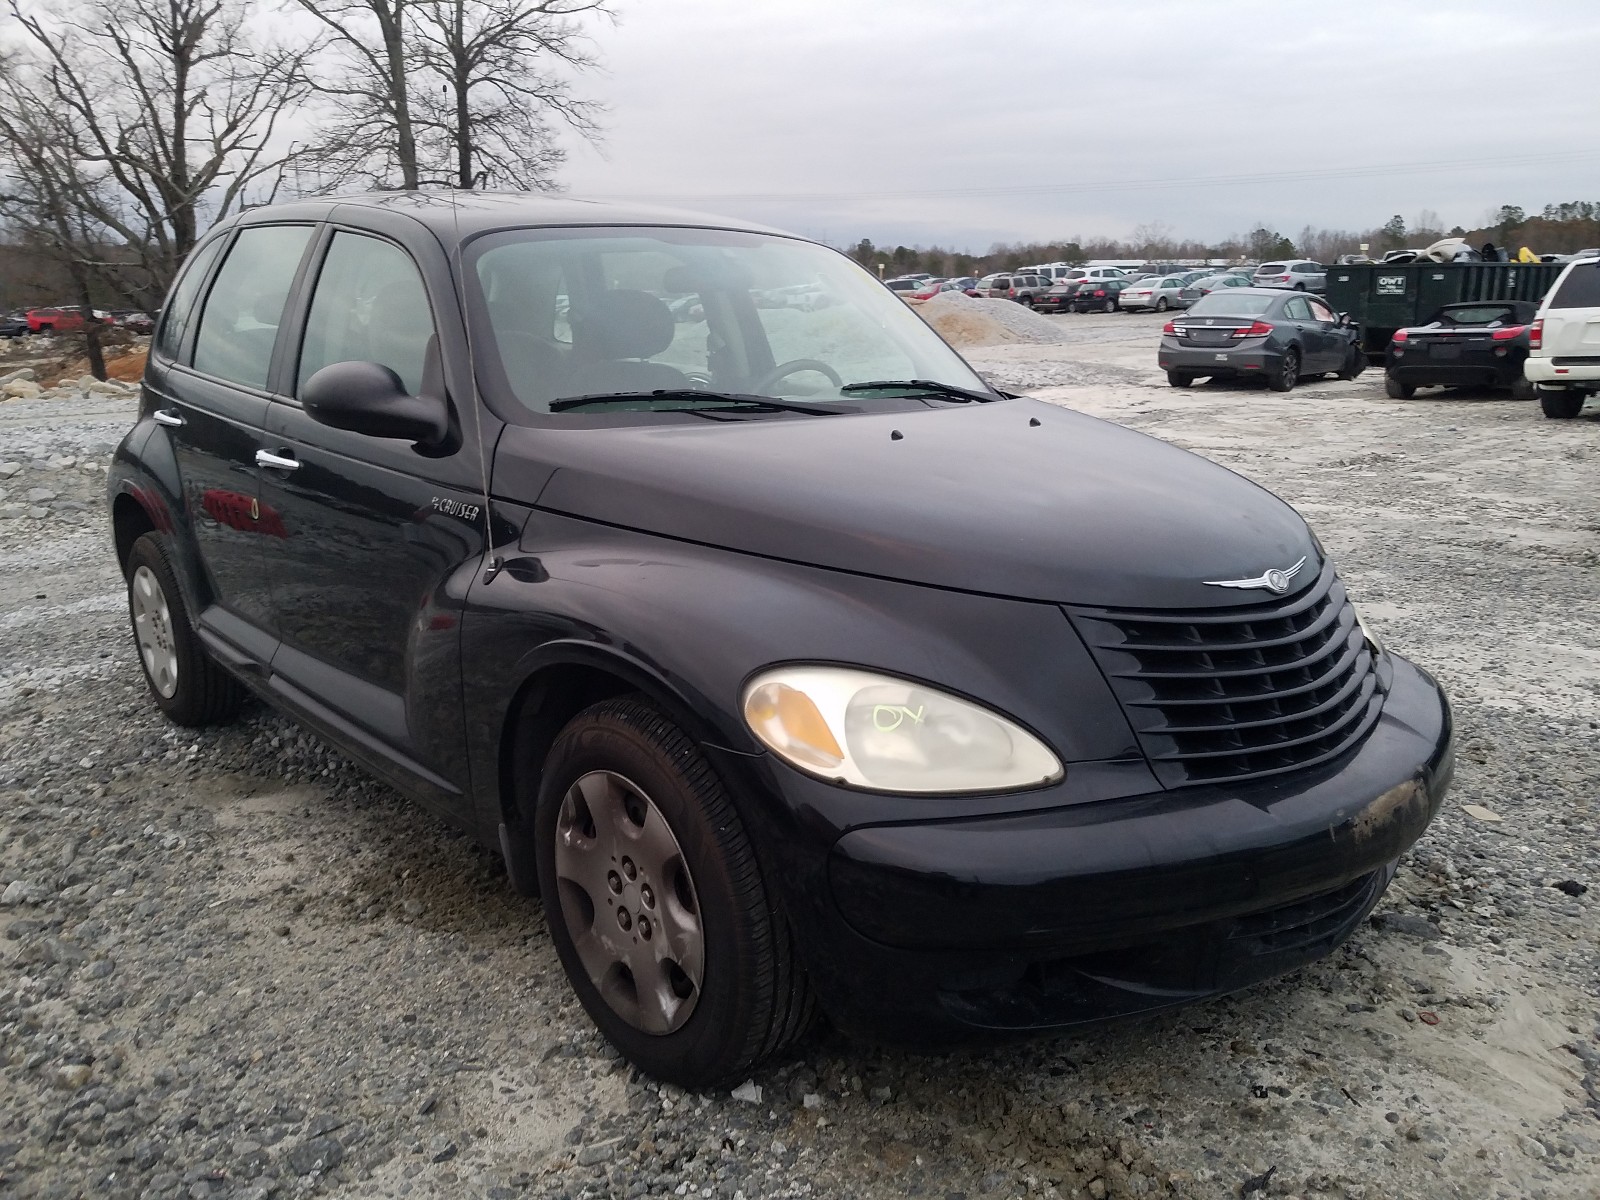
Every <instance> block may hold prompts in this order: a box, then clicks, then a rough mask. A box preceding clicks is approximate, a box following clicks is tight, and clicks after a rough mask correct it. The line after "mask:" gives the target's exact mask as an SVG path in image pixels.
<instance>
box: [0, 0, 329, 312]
mask: <svg viewBox="0 0 1600 1200" xmlns="http://www.w3.org/2000/svg"><path fill="white" fill-rule="evenodd" d="M9 7H10V10H11V15H12V17H13V18H14V19H15V22H16V27H17V28H18V30H19V31H20V32H21V34H22V35H23V36H22V42H21V47H20V51H19V53H18V55H17V57H16V60H15V61H13V62H10V63H8V64H7V65H6V67H5V69H4V70H3V72H0V110H3V111H0V173H3V174H4V176H6V177H7V178H9V179H10V180H11V182H12V186H10V187H9V188H7V189H6V190H5V191H4V194H3V195H0V215H3V216H4V217H5V218H6V219H8V220H9V221H10V222H11V223H12V224H14V225H16V226H18V227H20V228H24V229H31V230H34V231H35V232H36V233H38V234H40V235H42V236H47V237H53V238H55V239H57V240H58V241H60V242H62V251H63V253H67V252H70V254H71V255H72V256H73V258H74V261H76V262H77V263H78V264H79V265H80V266H81V267H82V269H83V270H84V271H86V272H87V273H89V274H92V275H95V276H98V277H99V278H100V279H102V280H104V281H105V282H106V283H107V284H108V285H109V286H111V287H113V288H115V289H116V290H117V291H118V292H119V293H120V294H122V295H124V296H126V297H127V298H128V299H129V300H130V301H131V302H132V303H134V304H136V305H137V306H139V307H141V308H145V309H149V310H154V309H155V308H156V307H157V306H158V305H159V303H160V301H161V297H162V296H163V295H164V294H165V292H166V288H167V285H168V284H169V283H170V282H171V280H172V277H173V275H174V274H175V273H176V272H177V269H178V266H179V265H180V264H181V263H182V262H183V259H184V257H185V256H186V255H187V254H188V253H189V251H190V250H191V249H192V248H193V247H194V244H195V242H196V241H197V240H198V238H199V235H200V234H201V233H202V232H203V231H204V229H205V228H206V226H207V224H208V223H209V221H210V220H212V219H215V218H216V217H219V216H222V215H225V214H227V213H229V212H231V211H233V210H235V209H237V208H238V207H240V206H241V205H242V204H244V203H245V202H246V201H247V199H249V198H251V197H252V196H253V195H255V194H256V193H257V192H260V191H266V190H270V189H271V187H272V180H273V179H274V177H277V176H279V175H280V174H281V171H282V169H283V167H284V165H285V162H286V161H287V160H288V158H289V157H291V154H292V153H293V152H292V151H291V152H289V153H286V152H285V151H283V150H281V149H279V148H278V147H277V141H278V139H275V138H274V133H275V131H276V128H277V123H278V121H279V119H280V118H281V116H282V114H283V113H284V112H285V111H286V110H290V109H292V108H293V107H294V106H295V104H296V103H297V102H298V101H299V99H300V97H301V96H302V94H303V93H304V91H305V82H304V73H303V71H302V64H303V60H304V55H305V52H306V51H305V49H304V48H303V47H302V48H295V47H289V46H278V45H271V44H267V43H264V42H261V41H259V40H257V39H256V38H255V37H254V36H253V34H252V33H251V31H250V29H249V28H248V25H249V17H250V10H249V8H248V7H247V5H246V3H245V2H244V0H84V2H80V3H69V4H66V5H63V6H62V7H60V8H57V9H53V10H51V11H50V13H49V15H42V14H40V13H39V12H36V11H34V10H32V9H31V8H30V9H29V10H26V11H25V10H24V8H23V6H22V3H21V0H9ZM63 219H64V220H65V224H64V225H63V224H62V220H63Z"/></svg>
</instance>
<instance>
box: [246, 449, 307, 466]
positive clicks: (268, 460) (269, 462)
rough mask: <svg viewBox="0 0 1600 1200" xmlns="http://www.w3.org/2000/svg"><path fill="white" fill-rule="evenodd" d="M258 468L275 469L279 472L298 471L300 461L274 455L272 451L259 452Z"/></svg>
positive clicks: (257, 456)
mask: <svg viewBox="0 0 1600 1200" xmlns="http://www.w3.org/2000/svg"><path fill="white" fill-rule="evenodd" d="M256 466H258V467H273V468H275V469H277V470H279V471H298V470H299V469H300V460H299V459H296V458H290V457H289V456H288V455H284V454H274V453H273V452H272V451H270V450H257V451H256Z"/></svg>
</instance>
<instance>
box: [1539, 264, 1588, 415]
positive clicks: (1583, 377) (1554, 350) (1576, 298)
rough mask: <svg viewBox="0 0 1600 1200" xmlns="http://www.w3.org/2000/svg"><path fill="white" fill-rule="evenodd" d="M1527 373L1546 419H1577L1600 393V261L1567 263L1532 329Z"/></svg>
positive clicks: (1542, 305)
mask: <svg viewBox="0 0 1600 1200" xmlns="http://www.w3.org/2000/svg"><path fill="white" fill-rule="evenodd" d="M1522 373H1523V374H1524V375H1525V376H1527V378H1528V381H1529V382H1530V383H1532V384H1533V386H1534V391H1535V394H1536V395H1537V396H1538V397H1539V407H1540V408H1542V409H1543V410H1544V415H1545V416H1547V417H1575V416H1577V415H1578V414H1579V413H1580V412H1582V411H1583V401H1584V398H1585V397H1586V396H1592V395H1593V394H1594V393H1596V392H1600V259H1594V258H1585V259H1579V260H1578V261H1577V262H1570V263H1568V264H1567V268H1566V270H1564V271H1562V272H1561V274H1560V275H1559V276H1558V277H1557V278H1556V282H1555V286H1553V287H1552V288H1551V289H1550V291H1549V294H1548V295H1546V296H1545V298H1544V303H1543V304H1541V305H1540V306H1539V315H1538V316H1537V317H1536V318H1535V319H1534V322H1533V325H1532V326H1531V327H1530V328H1529V330H1528V361H1527V362H1525V363H1524V364H1523V366H1522Z"/></svg>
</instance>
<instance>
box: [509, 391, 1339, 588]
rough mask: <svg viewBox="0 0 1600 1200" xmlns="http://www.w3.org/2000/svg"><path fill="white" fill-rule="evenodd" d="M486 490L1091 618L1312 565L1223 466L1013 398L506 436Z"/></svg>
mask: <svg viewBox="0 0 1600 1200" xmlns="http://www.w3.org/2000/svg"><path fill="white" fill-rule="evenodd" d="M493 490H494V492H495V494H496V495H498V496H501V497H503V498H504V499H507V500H512V501H518V502H522V503H527V504H533V505H536V506H537V507H539V508H544V509H548V510H551V511H554V512H560V513H564V514H568V515H571V516H575V517H581V518H586V519H588V520H593V521H601V522H604V523H606V524H608V525H613V526H620V527H623V528H628V529H636V530H640V531H643V532H646V533H652V534H659V535H661V536H663V537H669V538H678V539H682V540H685V541H692V542H698V543H701V544H703V545H708V546H717V547H722V548H725V549H728V550H735V551H741V552H744V553H749V554H758V555H763V556H767V557H771V558H779V559H784V560H788V561H791V562H798V563H804V564H808V565H812V566H818V567H826V568H830V569H834V570H840V571H849V572H854V573H858V574H863V575H874V576H879V577H882V578H886V579H895V580H902V581H905V582H909V583H921V584H930V585H933V586H936V587H947V588H959V589H961V590H964V591H971V592H983V593H989V594H993V595H1000V596H1009V597H1015V598H1020V599H1030V600H1044V601H1051V602H1060V603H1071V604H1082V605H1094V606H1107V607H1135V608H1191V607H1194V608H1201V607H1214V606H1221V605H1227V604H1239V603H1243V602H1248V601H1250V600H1252V599H1266V598H1267V593H1264V592H1256V591H1241V590H1237V589H1233V588H1220V587H1213V586H1208V585H1207V583H1206V581H1208V580H1227V579H1243V578H1253V577H1256V576H1259V575H1261V574H1262V573H1263V572H1265V571H1267V570H1269V569H1271V568H1274V567H1288V566H1290V565H1292V564H1293V563H1295V562H1296V561H1297V560H1298V559H1300V558H1302V557H1310V558H1311V559H1312V560H1313V561H1315V559H1316V555H1317V551H1316V548H1315V545H1314V542H1313V540H1312V536H1311V532H1310V530H1309V529H1307V527H1306V525H1305V522H1304V521H1302V520H1301V518H1300V517H1299V515H1298V514H1297V513H1296V512H1295V511H1294V510H1293V509H1292V508H1290V507H1289V506H1288V505H1287V504H1285V503H1284V502H1283V501H1281V500H1279V499H1278V498H1277V497H1275V496H1273V495H1272V494H1270V493H1269V492H1267V491H1265V490H1264V489H1262V488H1260V487H1258V486H1256V485H1255V484H1253V483H1250V482H1248V481H1247V480H1245V479H1243V478H1241V477H1239V476H1238V475H1235V474H1233V473H1232V472H1231V471H1228V470H1226V469H1224V468H1222V467H1219V466H1217V465H1216V464H1215V463H1213V462H1210V461H1209V460H1207V459H1204V458H1201V457H1199V456H1198V455H1194V454H1190V453H1188V452H1187V451H1184V450H1180V449H1178V448H1177V447H1175V446H1171V445H1169V444H1167V443H1165V442H1161V441H1158V440H1156V439H1155V438H1151V437H1146V436H1145V435H1143V434H1139V433H1135V432H1133V431H1132V430H1129V429H1124V428H1122V427H1121V426H1118V425H1114V424H1111V423H1109V422H1106V421H1100V420H1096V419H1095V418H1093V417H1088V416H1084V415H1083V414H1081V413H1075V412H1071V411H1069V410H1067V409H1063V408H1060V407H1057V406H1055V405H1050V404H1045V403H1042V402H1040V401H1036V400H1027V399H1023V400H1011V401H1003V402H998V403H989V404H969V405H962V406H960V407H955V406H951V407H947V408H939V409H929V410H923V411H916V412H893V413H863V414H860V415H840V416H828V417H789V416H783V417H773V418H767V419H761V420H752V421H730V422H725V423H719V422H711V421H705V422H696V423H694V424H692V425H690V424H685V423H681V422H678V421H674V422H672V423H670V424H668V423H662V424H640V425H630V426H617V425H608V426H603V427H597V426H588V427H561V426H554V425H546V426H542V427H539V428H533V427H529V426H508V427H507V428H506V430H505V432H504V433H503V435H502V436H501V439H500V443H499V447H498V449H497V451H496V462H495V469H494V482H493ZM527 549H529V550H531V551H533V552H534V553H537V547H536V546H529V547H527ZM1314 577H1315V574H1314V572H1309V571H1308V572H1304V573H1302V576H1301V578H1302V579H1306V580H1309V579H1312V578H1314Z"/></svg>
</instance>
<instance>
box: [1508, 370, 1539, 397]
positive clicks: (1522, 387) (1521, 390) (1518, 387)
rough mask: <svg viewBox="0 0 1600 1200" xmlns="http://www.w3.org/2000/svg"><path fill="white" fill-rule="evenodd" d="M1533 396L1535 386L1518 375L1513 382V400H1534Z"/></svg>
mask: <svg viewBox="0 0 1600 1200" xmlns="http://www.w3.org/2000/svg"><path fill="white" fill-rule="evenodd" d="M1533 396H1534V392H1533V384H1531V383H1529V382H1528V380H1527V379H1526V378H1525V377H1524V376H1522V375H1518V376H1517V377H1516V378H1515V379H1513V380H1512V381H1511V398H1512V399H1513V400H1532V399H1533Z"/></svg>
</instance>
